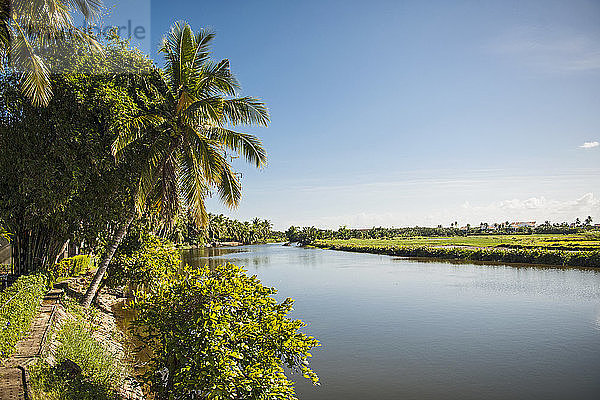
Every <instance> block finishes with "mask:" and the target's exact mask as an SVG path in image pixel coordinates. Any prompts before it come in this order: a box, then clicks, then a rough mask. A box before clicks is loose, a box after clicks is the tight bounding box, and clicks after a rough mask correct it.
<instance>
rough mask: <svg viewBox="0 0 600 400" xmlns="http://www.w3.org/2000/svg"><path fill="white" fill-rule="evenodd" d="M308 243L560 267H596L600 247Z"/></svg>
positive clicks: (362, 250) (402, 254)
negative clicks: (593, 248) (585, 248)
mask: <svg viewBox="0 0 600 400" xmlns="http://www.w3.org/2000/svg"><path fill="white" fill-rule="evenodd" d="M312 246H314V247H318V248H322V249H328V250H341V251H352V252H357V253H373V254H386V255H390V256H398V257H427V258H437V259H446V260H447V259H455V260H465V261H484V262H485V261H490V262H505V263H518V264H544V265H555V266H563V267H590V268H599V267H600V251H599V250H591V251H583V250H573V251H568V250H547V249H543V248H506V247H475V246H468V247H467V246H458V245H453V246H409V245H398V244H395V243H393V242H392V241H388V243H386V241H381V240H379V241H373V240H368V239H364V240H358V239H357V240H341V239H331V240H316V241H314V242H313V243H312Z"/></svg>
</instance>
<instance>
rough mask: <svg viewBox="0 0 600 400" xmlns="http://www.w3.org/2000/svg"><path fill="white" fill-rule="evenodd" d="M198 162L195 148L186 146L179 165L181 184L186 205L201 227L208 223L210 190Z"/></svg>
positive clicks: (197, 224)
mask: <svg viewBox="0 0 600 400" xmlns="http://www.w3.org/2000/svg"><path fill="white" fill-rule="evenodd" d="M198 160H199V157H198V155H197V154H196V151H195V149H194V147H193V146H186V147H185V149H184V151H183V152H182V154H181V158H180V163H179V172H180V174H179V184H180V188H181V190H182V197H183V199H184V201H185V204H186V206H187V207H188V209H189V210H190V211H191V212H192V213H193V215H194V220H195V223H196V226H198V227H200V226H205V225H206V224H207V223H208V214H207V213H206V207H205V204H204V199H205V198H206V196H207V195H208V193H209V192H210V188H209V187H208V186H206V183H205V181H204V179H203V174H202V168H201V167H200V165H199V163H198Z"/></svg>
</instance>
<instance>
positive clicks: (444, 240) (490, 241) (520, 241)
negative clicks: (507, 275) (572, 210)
mask: <svg viewBox="0 0 600 400" xmlns="http://www.w3.org/2000/svg"><path fill="white" fill-rule="evenodd" d="M319 242H327V243H330V244H353V245H364V246H390V245H392V246H427V247H455V246H458V247H488V248H489V247H491V248H496V247H497V248H509V249H511V248H512V249H545V250H571V251H593V250H600V235H598V234H597V233H592V232H590V233H586V234H583V233H580V234H574V235H545V234H535V235H478V236H451V237H419V236H416V237H409V238H406V237H401V238H395V239H348V240H341V239H331V240H320V241H319Z"/></svg>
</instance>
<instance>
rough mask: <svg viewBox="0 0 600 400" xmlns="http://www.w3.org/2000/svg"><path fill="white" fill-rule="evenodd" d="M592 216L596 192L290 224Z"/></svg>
mask: <svg viewBox="0 0 600 400" xmlns="http://www.w3.org/2000/svg"><path fill="white" fill-rule="evenodd" d="M588 215H591V216H592V218H593V219H594V221H600V198H598V197H596V196H594V194H593V193H586V194H584V195H583V196H581V197H579V198H576V199H573V200H556V199H547V198H546V197H544V196H540V197H531V198H527V199H510V200H501V201H496V202H492V203H489V204H487V205H473V204H471V202H469V201H465V202H464V203H463V204H462V206H460V207H456V208H452V207H443V206H442V207H440V208H439V209H437V210H431V212H429V213H423V214H420V215H415V214H414V213H411V212H384V213H370V212H360V213H348V214H343V215H335V216H321V217H314V218H306V219H304V218H303V219H297V220H292V221H289V224H287V225H286V226H289V225H300V226H310V225H314V226H317V227H321V228H330V229H337V228H338V227H339V226H341V225H347V226H349V227H352V228H370V227H373V226H384V227H390V226H396V227H401V226H415V225H420V226H437V225H438V224H442V225H444V226H448V225H449V224H450V222H454V221H457V222H458V223H459V224H460V225H465V224H467V223H470V224H471V225H479V223H480V222H487V223H490V224H491V223H494V222H498V223H500V222H504V221H511V222H512V221H536V222H538V223H543V222H544V221H546V220H549V221H552V222H553V223H554V222H573V221H575V218H579V219H581V220H583V219H584V218H585V217H587V216H588Z"/></svg>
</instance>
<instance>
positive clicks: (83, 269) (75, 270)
mask: <svg viewBox="0 0 600 400" xmlns="http://www.w3.org/2000/svg"><path fill="white" fill-rule="evenodd" d="M91 268H92V258H91V257H90V256H89V255H87V254H81V255H78V256H75V257H69V258H63V259H62V260H60V261H59V262H57V263H56V264H54V266H53V268H51V270H50V271H48V272H49V274H50V275H51V277H52V278H53V280H56V279H58V278H62V277H66V276H79V275H81V274H85V273H87V272H88V271H89V270H90V269H91Z"/></svg>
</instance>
